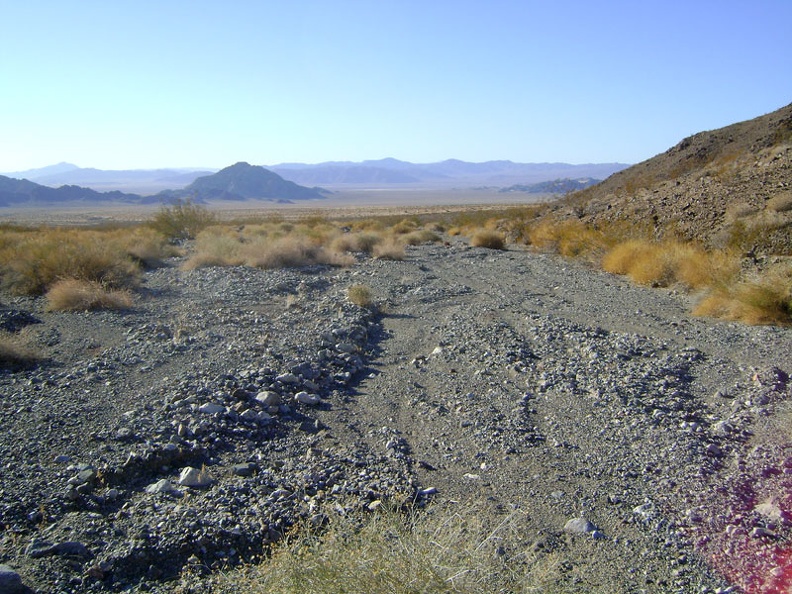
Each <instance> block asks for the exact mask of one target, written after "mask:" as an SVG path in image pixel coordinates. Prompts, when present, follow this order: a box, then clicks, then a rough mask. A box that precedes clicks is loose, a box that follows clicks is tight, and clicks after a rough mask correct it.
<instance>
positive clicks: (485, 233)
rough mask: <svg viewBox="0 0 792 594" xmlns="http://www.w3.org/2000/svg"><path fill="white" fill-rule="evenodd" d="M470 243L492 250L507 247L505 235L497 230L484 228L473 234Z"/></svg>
mask: <svg viewBox="0 0 792 594" xmlns="http://www.w3.org/2000/svg"><path fill="white" fill-rule="evenodd" d="M470 245H472V246H473V247H483V248H488V249H491V250H502V249H505V247H506V240H505V239H504V237H503V235H502V234H501V233H498V232H497V231H490V230H488V229H482V230H481V231H477V232H476V233H474V234H473V236H472V237H471V238H470Z"/></svg>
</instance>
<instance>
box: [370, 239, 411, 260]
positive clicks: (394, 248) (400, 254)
mask: <svg viewBox="0 0 792 594" xmlns="http://www.w3.org/2000/svg"><path fill="white" fill-rule="evenodd" d="M371 255H372V256H373V257H374V258H375V259H376V260H404V258H405V252H404V244H403V243H402V242H400V241H399V240H398V239H396V238H395V237H388V238H386V239H383V240H382V241H381V242H380V243H378V244H377V245H375V246H374V250H373V251H372V252H371Z"/></svg>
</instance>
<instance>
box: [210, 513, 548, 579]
mask: <svg viewBox="0 0 792 594" xmlns="http://www.w3.org/2000/svg"><path fill="white" fill-rule="evenodd" d="M486 515H487V514H481V515H479V514H476V513H475V512H473V511H471V510H467V511H466V513H464V514H459V513H454V512H449V511H444V510H439V509H430V510H425V511H416V512H412V513H410V514H404V513H401V512H398V511H395V510H385V511H381V512H377V513H375V514H373V515H371V516H369V517H365V518H356V517H351V516H349V517H342V516H336V517H335V518H334V519H333V520H332V521H331V523H330V526H329V527H328V528H327V529H326V530H325V531H324V532H321V533H317V532H316V531H315V530H313V529H311V528H310V527H306V528H303V529H300V530H296V531H294V532H293V534H292V535H291V536H289V537H287V538H286V539H285V540H284V541H283V542H282V543H281V544H279V545H276V546H275V548H274V550H273V552H272V556H271V558H269V559H267V560H266V561H265V562H264V563H263V564H262V565H260V566H251V567H247V568H245V569H241V570H236V571H234V572H231V573H227V574H225V575H223V576H220V577H218V578H217V579H216V580H215V587H216V588H217V590H218V591H222V592H232V591H233V592H239V591H244V592H250V593H251V594H256V593H263V592H283V593H289V594H303V593H305V594H322V593H324V594H335V593H337V592H366V593H370V594H378V593H382V594H384V593H390V594H411V593H420V592H449V593H450V592H456V593H466V592H470V593H474V592H475V593H481V592H492V593H495V592H538V591H546V590H545V588H548V587H551V585H552V584H553V583H554V582H556V581H557V580H558V579H559V577H560V575H561V573H560V572H561V569H560V567H559V565H560V558H559V557H558V556H557V555H553V554H550V555H547V556H544V557H543V558H541V559H538V558H536V557H534V556H533V554H531V553H527V552H526V551H527V548H526V547H518V548H517V549H516V550H510V549H509V547H508V545H507V546H505V547H504V546H503V545H504V543H507V542H519V541H520V539H521V536H522V535H520V522H519V519H520V518H519V516H518V515H517V512H515V514H513V515H509V516H506V517H505V518H504V519H503V520H502V522H501V523H500V524H499V525H497V526H495V527H488V526H485V525H484V523H483V522H482V521H481V520H480V518H481V517H484V516H486Z"/></svg>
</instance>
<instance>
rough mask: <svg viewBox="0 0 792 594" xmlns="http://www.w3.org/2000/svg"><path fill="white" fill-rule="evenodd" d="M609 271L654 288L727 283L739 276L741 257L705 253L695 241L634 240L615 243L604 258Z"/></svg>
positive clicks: (730, 254) (721, 253)
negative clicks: (677, 284) (678, 284)
mask: <svg viewBox="0 0 792 594" xmlns="http://www.w3.org/2000/svg"><path fill="white" fill-rule="evenodd" d="M602 268H603V269H604V270H605V271H606V272H610V273H613V274H622V275H626V276H629V277H630V279H631V280H632V281H633V282H636V283H638V284H641V285H647V286H652V287H669V286H671V285H674V284H676V283H680V284H682V285H684V286H685V287H687V288H689V289H702V288H706V287H711V286H714V285H717V284H728V283H730V282H732V281H733V280H734V278H735V277H736V276H737V275H738V273H739V269H740V261H739V258H738V257H737V256H736V255H735V254H734V253H732V252H729V251H717V252H711V253H708V252H706V251H705V250H704V249H703V248H700V247H698V246H696V245H694V244H690V243H682V242H678V241H664V242H654V241H647V240H641V239H631V240H628V241H625V242H622V243H619V244H617V245H615V246H614V247H613V248H611V250H610V251H608V253H606V254H605V256H604V257H603V259H602Z"/></svg>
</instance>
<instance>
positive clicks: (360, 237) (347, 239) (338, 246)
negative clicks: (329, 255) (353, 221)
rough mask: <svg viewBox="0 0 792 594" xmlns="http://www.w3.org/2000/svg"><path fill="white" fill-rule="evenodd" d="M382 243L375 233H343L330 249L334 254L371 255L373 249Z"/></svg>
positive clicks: (380, 237) (379, 236)
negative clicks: (357, 253)
mask: <svg viewBox="0 0 792 594" xmlns="http://www.w3.org/2000/svg"><path fill="white" fill-rule="evenodd" d="M381 241H382V236H381V235H379V234H376V233H345V234H343V235H339V236H338V237H336V238H335V239H334V240H333V241H332V243H331V244H330V248H331V249H332V250H334V251H336V252H341V253H343V252H363V253H366V254H371V253H372V252H373V251H374V247H375V246H376V245H377V244H378V243H380V242H381Z"/></svg>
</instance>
